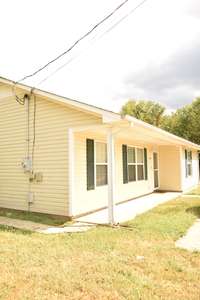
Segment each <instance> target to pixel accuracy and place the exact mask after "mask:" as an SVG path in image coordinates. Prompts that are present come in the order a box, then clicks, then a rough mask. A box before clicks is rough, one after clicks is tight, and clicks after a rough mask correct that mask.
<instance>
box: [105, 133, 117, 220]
mask: <svg viewBox="0 0 200 300" xmlns="http://www.w3.org/2000/svg"><path fill="white" fill-rule="evenodd" d="M107 158H108V221H109V224H111V225H113V224H115V145H114V136H113V133H112V129H111V128H110V129H109V131H108V133H107Z"/></svg>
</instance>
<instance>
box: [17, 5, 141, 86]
mask: <svg viewBox="0 0 200 300" xmlns="http://www.w3.org/2000/svg"><path fill="white" fill-rule="evenodd" d="M128 1H129V0H124V1H123V2H122V3H121V4H119V5H118V6H117V7H116V8H115V9H114V10H113V11H112V12H110V13H109V14H108V15H107V16H106V17H104V18H103V19H102V20H101V21H99V22H98V23H97V24H96V25H94V26H93V27H92V28H91V29H90V30H89V31H88V32H86V33H85V34H84V35H82V36H81V37H80V38H79V39H78V40H76V41H75V42H74V43H73V44H72V45H71V46H70V47H69V48H68V49H67V50H65V51H64V52H62V53H61V54H59V55H58V56H57V57H55V58H54V59H52V60H51V61H49V62H48V63H46V64H45V65H43V66H42V67H40V68H39V69H37V70H36V71H35V72H33V73H31V74H29V75H26V76H24V77H23V78H21V79H20V80H18V81H17V82H16V83H19V82H22V81H24V80H26V79H28V78H30V77H33V76H35V75H37V74H38V73H39V72H41V71H42V70H44V69H45V68H47V67H48V66H49V65H51V64H52V63H54V62H55V61H57V60H58V59H60V58H61V57H63V56H64V55H66V54H67V53H69V52H70V51H71V50H72V49H73V48H74V47H75V46H76V45H77V44H79V43H80V42H81V41H82V40H83V39H85V38H86V37H87V36H88V35H90V34H91V33H92V32H93V31H94V30H96V29H97V28H98V27H99V26H100V25H101V24H102V23H104V22H105V21H106V20H108V19H109V18H110V17H111V16H113V15H114V14H115V13H116V12H117V11H118V10H119V9H120V8H122V7H123V6H124V5H125V4H126V3H127V2H128ZM145 1H146V0H145ZM145 1H143V2H145Z"/></svg>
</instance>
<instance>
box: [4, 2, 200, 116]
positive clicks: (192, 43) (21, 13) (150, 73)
mask: <svg viewBox="0 0 200 300" xmlns="http://www.w3.org/2000/svg"><path fill="white" fill-rule="evenodd" d="M141 1H142V0H129V1H128V3H127V4H126V5H125V6H124V7H123V8H122V9H121V10H120V11H118V13H117V14H115V15H114V16H113V17H112V18H111V19H110V20H109V21H107V22H105V23H104V24H103V26H101V27H99V29H98V30H96V31H95V32H94V33H93V34H92V35H90V36H89V37H88V38H87V39H85V40H84V41H83V42H81V43H79V45H78V47H76V48H75V49H74V50H73V51H71V52H70V54H68V55H66V56H65V57H63V58H62V59H60V60H59V61H57V62H56V63H54V64H52V65H51V66H50V67H49V68H47V69H45V71H42V72H41V73H39V74H38V75H37V76H35V77H32V78H30V79H28V80H26V81H24V83H26V84H28V85H31V86H34V87H36V88H40V89H43V90H47V91H50V92H54V93H57V94H59V95H62V96H66V97H69V98H72V99H77V100H80V101H83V102H86V103H89V104H93V105H96V106H99V107H102V108H105V109H109V110H113V111H120V109H121V106H122V105H123V104H124V103H125V102H126V101H127V100H129V99H136V100H141V99H143V100H153V101H158V102H160V103H161V104H163V105H165V106H166V107H167V108H168V109H169V110H174V109H177V108H179V107H181V106H183V105H185V104H188V103H190V102H191V101H192V100H193V99H194V98H195V97H197V96H200V1H198V0H181V1H180V0H147V1H146V2H145V3H144V4H143V5H142V6H141V7H140V8H138V9H137V10H136V11H134V12H133V9H134V8H135V7H136V6H137V5H138V4H139V3H140V2H141ZM121 2H122V0H121V1H120V0H109V1H108V0H101V1H97V0H84V1H81V0H73V1H72V0H57V1H55V0H42V1H41V0H29V1H27V0H6V1H3V0H0V5H1V10H0V28H1V46H0V76H3V77H7V78H9V79H12V80H16V81H18V80H19V79H21V78H22V77H24V76H25V75H28V74H30V73H32V72H34V71H35V70H37V69H38V68H39V67H41V66H43V65H44V64H46V63H47V62H48V61H50V60H51V59H53V58H54V57H56V56H57V55H59V54H60V53H61V52H63V51H65V50H66V49H67V48H68V47H69V46H70V45H71V44H73V43H74V42H75V41H76V40H77V39H78V38H79V37H80V36H82V35H83V34H84V33H85V32H86V31H88V30H89V29H91V28H92V27H93V26H94V25H95V24H96V23H97V22H99V21H100V20H101V19H102V18H103V17H105V16H106V15H107V14H108V13H109V12H111V11H112V10H113V9H114V8H115V7H116V6H117V5H118V4H119V3H121ZM131 12H132V13H131ZM124 16H126V17H125V18H123V17H124ZM120 20H121V21H120ZM119 21H120V22H119Z"/></svg>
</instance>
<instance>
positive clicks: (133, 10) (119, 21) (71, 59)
mask: <svg viewBox="0 0 200 300" xmlns="http://www.w3.org/2000/svg"><path fill="white" fill-rule="evenodd" d="M145 2H147V0H143V1H142V2H140V3H139V4H138V5H137V6H135V7H134V8H133V9H132V10H131V11H130V12H128V13H127V14H126V15H124V16H123V17H122V18H120V19H119V20H118V21H117V22H116V23H115V24H113V25H112V26H111V27H110V28H108V29H107V30H106V31H105V32H104V33H102V34H101V35H100V37H99V38H98V40H99V39H101V38H102V37H103V36H105V35H106V34H107V33H109V32H110V31H112V30H113V29H114V28H115V27H117V26H118V25H119V24H120V23H121V22H122V21H124V20H125V19H126V18H127V17H129V16H130V15H131V14H133V13H134V12H135V11H136V10H137V9H138V8H139V7H140V6H142V5H143V4H144V3H145ZM94 42H95V41H93V43H94ZM93 43H92V44H93ZM88 48H89V47H87V49H88ZM87 49H86V50H87ZM80 54H81V53H80ZM80 54H77V55H76V56H74V57H72V58H70V59H69V60H68V61H67V62H65V63H64V64H63V65H61V66H60V67H58V68H57V69H56V70H55V71H53V72H52V73H51V74H50V75H48V76H46V77H45V78H44V79H42V80H41V81H40V82H39V83H38V84H37V85H40V84H42V83H44V82H45V81H47V80H48V79H49V78H50V77H52V76H53V75H55V74H56V73H57V72H58V71H60V70H61V69H63V68H64V67H66V66H67V65H69V64H70V63H71V62H72V61H74V60H75V59H76V58H77V57H78V56H79V55H80Z"/></svg>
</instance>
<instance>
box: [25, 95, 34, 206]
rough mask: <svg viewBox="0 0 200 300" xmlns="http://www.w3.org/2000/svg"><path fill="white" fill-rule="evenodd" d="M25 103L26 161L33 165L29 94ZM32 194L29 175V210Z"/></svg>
mask: <svg viewBox="0 0 200 300" xmlns="http://www.w3.org/2000/svg"><path fill="white" fill-rule="evenodd" d="M24 100H25V105H26V162H27V164H28V165H30V166H31V164H32V162H31V159H30V98H29V95H27V94H26V95H24ZM31 169H32V167H30V171H29V174H30V172H31ZM30 194H31V181H30V175H29V177H28V197H27V198H28V199H27V200H28V201H27V202H28V211H30V201H29V197H30Z"/></svg>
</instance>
